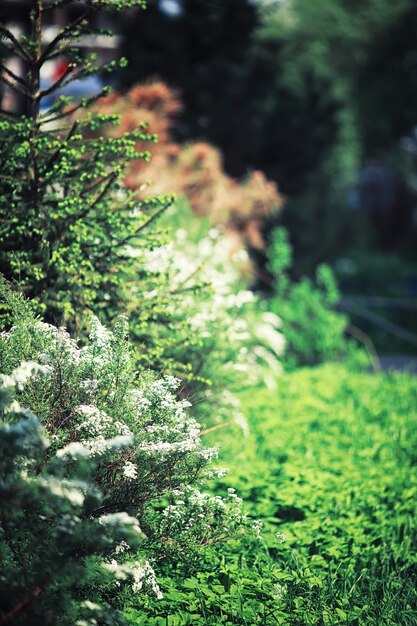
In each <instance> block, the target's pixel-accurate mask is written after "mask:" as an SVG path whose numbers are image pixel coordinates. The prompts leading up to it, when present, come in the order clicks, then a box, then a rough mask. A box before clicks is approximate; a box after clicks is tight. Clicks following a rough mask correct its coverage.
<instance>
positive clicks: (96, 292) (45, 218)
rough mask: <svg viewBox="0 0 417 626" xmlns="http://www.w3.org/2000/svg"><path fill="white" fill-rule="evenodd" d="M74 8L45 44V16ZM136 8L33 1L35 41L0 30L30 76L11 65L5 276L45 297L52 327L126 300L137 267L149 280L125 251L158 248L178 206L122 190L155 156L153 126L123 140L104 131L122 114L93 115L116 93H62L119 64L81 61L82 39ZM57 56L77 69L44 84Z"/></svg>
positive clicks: (3, 198)
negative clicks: (164, 217)
mask: <svg viewBox="0 0 417 626" xmlns="http://www.w3.org/2000/svg"><path fill="white" fill-rule="evenodd" d="M71 4H74V5H77V6H74V8H75V9H76V10H77V11H78V17H77V18H76V19H75V20H74V21H73V22H72V23H69V24H67V25H65V26H63V27H62V28H61V29H60V31H59V32H58V34H57V35H56V36H55V37H54V39H52V41H51V42H49V43H48V44H47V45H45V44H44V43H43V20H44V14H45V13H47V12H48V11H50V10H54V11H58V12H59V11H60V10H64V9H68V5H71ZM134 5H143V3H142V2H140V1H138V0H136V1H132V2H128V3H123V2H86V3H76V2H72V0H71V1H70V2H67V1H66V0H57V1H54V2H51V1H48V0H32V2H31V10H30V22H31V35H30V36H29V37H23V36H22V37H20V39H16V38H15V37H14V35H13V33H12V32H11V31H10V30H8V29H7V28H6V27H5V26H4V25H0V28H1V33H2V36H3V38H2V42H1V46H2V53H3V54H2V56H4V57H7V55H9V54H12V53H13V54H14V55H17V56H18V57H20V59H21V60H22V61H23V62H24V63H25V65H26V67H27V68H28V70H27V72H26V74H25V75H24V76H23V77H18V76H16V75H14V74H13V72H11V70H9V69H7V68H6V69H4V68H3V73H2V78H3V80H5V81H6V82H7V84H8V85H9V87H10V88H12V89H13V90H14V91H15V92H16V94H17V96H18V97H19V99H20V101H21V102H22V107H23V113H24V114H23V115H22V116H18V115H17V114H16V113H14V112H4V111H3V112H2V116H1V121H0V134H1V142H0V162H1V167H2V176H1V179H0V224H1V225H0V250H1V252H0V272H1V273H2V274H3V275H4V276H5V277H6V278H7V279H9V280H16V281H18V282H19V284H20V285H21V287H22V288H23V289H24V290H25V293H26V295H28V296H29V297H32V298H36V300H37V301H38V302H39V303H40V305H41V307H40V308H41V311H42V312H43V313H44V314H45V315H46V317H47V319H48V320H50V321H53V320H58V321H62V320H66V322H72V323H74V322H75V321H78V320H77V319H76V317H77V312H78V313H79V312H80V311H82V310H85V308H94V309H95V310H97V309H98V308H100V306H101V308H103V309H104V310H109V307H111V306H113V308H114V307H116V304H117V303H118V302H119V301H120V300H124V299H125V298H124V296H125V294H126V292H127V290H128V289H129V288H128V284H129V277H130V278H131V276H132V271H133V270H132V265H133V264H135V273H136V274H138V277H137V278H138V282H139V283H140V282H142V281H143V280H144V275H143V272H142V274H141V272H140V267H139V268H138V264H137V262H135V261H134V260H133V259H132V258H131V257H130V256H129V255H128V254H127V253H126V247H127V245H128V244H132V243H133V242H134V243H135V244H137V245H138V246H139V247H140V246H141V245H147V246H149V245H153V236H151V235H149V236H147V237H146V238H145V239H147V241H146V244H144V239H143V237H142V235H143V231H144V229H145V226H146V225H147V224H148V222H149V221H152V220H153V219H154V217H155V216H156V215H157V214H159V213H160V212H162V211H163V210H164V208H165V207H166V206H167V205H168V204H170V202H171V201H172V198H171V197H163V198H162V197H161V198H158V199H156V198H155V199H148V200H142V201H141V202H139V201H138V199H137V197H135V195H134V194H133V193H129V192H128V191H126V189H125V188H124V186H123V185H122V180H121V179H122V177H123V173H124V172H125V170H126V167H127V166H128V164H129V162H130V161H131V160H132V159H138V158H139V159H148V158H149V153H148V152H146V151H138V150H137V148H136V146H137V143H138V142H141V144H142V145H143V143H144V142H145V143H146V142H149V141H153V140H155V137H154V136H152V135H150V134H149V133H147V132H146V131H145V129H144V128H139V129H137V131H135V132H132V133H126V134H124V135H123V136H122V137H120V138H108V137H104V136H102V135H100V133H99V131H100V129H101V128H103V126H105V125H106V124H116V123H117V116H105V115H92V114H90V113H89V112H88V109H89V107H90V106H91V105H92V104H93V103H94V102H95V101H96V100H97V99H98V98H99V97H100V96H101V95H103V94H105V93H108V89H107V88H104V89H103V91H102V92H101V93H99V94H97V95H96V96H92V97H91V98H82V99H81V100H80V101H74V100H73V99H72V98H70V97H67V96H62V95H60V91H59V90H60V89H62V88H64V87H66V86H67V85H69V84H70V83H71V82H73V81H75V80H82V79H84V78H87V77H88V76H91V75H93V74H95V73H97V72H98V70H99V69H100V70H101V72H105V71H106V70H112V69H114V68H115V67H117V66H118V64H117V63H115V62H114V61H113V62H111V63H109V64H107V65H106V66H105V67H102V68H99V66H98V65H97V62H96V57H95V55H90V56H89V57H88V58H82V54H81V49H80V46H79V40H80V38H81V37H82V36H84V35H97V34H98V32H99V31H97V29H95V28H93V26H92V24H93V23H94V19H95V18H96V15H97V13H98V12H100V11H102V10H104V9H112V10H119V9H121V8H126V7H129V6H134ZM107 34H109V33H107ZM56 58H65V59H66V60H67V61H68V69H67V70H66V71H65V73H64V74H63V75H62V76H61V78H59V79H57V80H56V81H55V82H54V83H53V84H51V85H50V86H47V87H41V82H40V76H41V72H42V68H43V67H44V65H45V64H47V63H48V62H50V61H51V60H53V59H56ZM123 63H124V61H123V59H122V60H121V61H120V63H119V65H120V64H122V65H123ZM52 95H55V98H56V99H55V102H54V104H53V105H52V106H51V107H49V108H47V109H46V110H43V107H42V102H43V101H44V99H45V98H47V97H51V96H52ZM82 111H84V113H85V114H84V115H82V116H79V119H76V117H75V116H76V114H77V113H78V112H82ZM141 237H142V238H141ZM149 239H151V241H149ZM150 308H151V309H152V308H153V310H154V309H155V306H153V307H150ZM151 316H152V313H151V312H150V311H149V310H148V311H147V312H146V314H145V313H143V318H144V319H146V318H147V317H151Z"/></svg>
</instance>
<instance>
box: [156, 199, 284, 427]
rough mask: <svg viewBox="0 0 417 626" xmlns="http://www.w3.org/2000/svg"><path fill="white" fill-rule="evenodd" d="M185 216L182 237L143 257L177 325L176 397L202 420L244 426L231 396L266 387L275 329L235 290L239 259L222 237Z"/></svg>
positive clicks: (280, 343) (241, 288) (275, 359)
mask: <svg viewBox="0 0 417 626" xmlns="http://www.w3.org/2000/svg"><path fill="white" fill-rule="evenodd" d="M186 209H187V207H185V206H183V207H182V210H181V211H178V210H177V215H176V219H177V220H178V221H179V223H180V224H181V223H184V224H187V225H188V228H189V232H187V231H186V230H185V229H184V228H177V229H176V230H175V231H174V232H173V235H172V238H171V240H170V242H169V243H168V244H167V245H165V246H160V247H156V248H155V249H154V250H152V251H146V253H145V254H144V265H145V268H146V270H147V271H148V272H149V274H150V275H151V274H152V272H154V271H155V272H166V274H167V275H168V277H169V283H168V286H167V290H168V293H170V294H171V296H172V297H171V299H167V314H168V315H169V316H171V317H174V316H175V315H176V316H178V318H179V319H181V320H182V323H181V325H177V327H176V332H175V339H176V343H175V344H174V346H173V351H172V352H171V358H172V362H173V363H175V364H177V366H178V364H181V363H182V364H184V365H183V370H182V371H181V370H180V375H181V376H182V378H183V379H184V384H183V387H182V389H181V392H182V395H185V396H186V397H191V398H192V399H193V404H194V405H196V408H197V410H198V414H199V416H200V417H202V419H203V420H206V419H207V417H208V416H209V419H210V420H213V419H216V418H217V419H218V420H221V421H223V422H225V421H228V422H229V421H230V420H231V419H232V420H234V421H237V422H239V423H240V424H243V425H244V416H243V414H242V412H241V411H240V409H239V403H238V402H237V400H236V399H235V397H234V395H233V391H234V390H235V389H237V388H239V387H241V386H242V385H244V386H245V385H248V384H255V383H257V382H259V381H260V380H266V382H268V383H269V384H270V385H273V384H274V381H275V379H276V377H277V376H278V375H279V374H280V372H281V358H282V354H283V351H284V338H283V334H282V332H281V321H280V319H279V318H278V317H277V316H276V315H275V314H273V313H270V312H267V311H266V310H263V309H262V305H261V303H260V302H259V300H258V299H257V298H256V296H255V295H254V294H253V292H252V291H249V290H248V289H247V288H245V285H244V284H242V278H241V267H242V265H244V264H245V263H247V254H246V252H245V251H244V250H242V249H240V250H231V248H230V240H229V239H228V237H226V236H225V233H224V229H222V228H221V227H218V228H209V227H207V224H205V223H204V221H200V220H199V219H198V218H196V217H194V216H193V215H192V214H190V211H189V210H188V211H187V210H186ZM167 219H173V218H172V216H171V215H169V213H168V214H167ZM193 227H194V228H197V230H198V232H197V233H192V232H190V231H192V230H193ZM154 296H155V297H156V294H154ZM155 332H157V333H158V332H160V328H159V327H157V328H155ZM187 365H188V368H189V369H188V372H187V369H186V367H187Z"/></svg>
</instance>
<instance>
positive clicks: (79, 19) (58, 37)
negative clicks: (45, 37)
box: [38, 8, 93, 65]
mask: <svg viewBox="0 0 417 626" xmlns="http://www.w3.org/2000/svg"><path fill="white" fill-rule="evenodd" d="M92 13H93V9H92V8H88V9H87V10H86V11H85V12H84V13H82V14H81V15H80V16H79V17H77V18H76V19H75V20H74V21H73V22H71V24H68V25H67V26H65V28H63V29H62V30H61V31H60V32H59V33H58V34H57V35H56V37H54V38H53V39H52V41H50V42H49V44H48V45H47V46H46V48H45V50H44V51H43V52H42V54H41V56H40V57H39V60H38V62H39V64H40V65H43V63H45V61H46V60H47V59H48V58H49V54H50V53H51V52H52V51H53V50H54V49H55V48H56V47H57V45H58V44H59V43H60V42H61V41H63V40H64V39H66V38H67V36H68V35H69V34H70V33H71V32H73V31H74V30H75V29H76V28H77V26H79V25H80V24H81V23H82V22H83V21H84V20H86V19H88V18H89V17H90V16H91V15H92Z"/></svg>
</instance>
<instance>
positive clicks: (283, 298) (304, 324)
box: [269, 228, 352, 369]
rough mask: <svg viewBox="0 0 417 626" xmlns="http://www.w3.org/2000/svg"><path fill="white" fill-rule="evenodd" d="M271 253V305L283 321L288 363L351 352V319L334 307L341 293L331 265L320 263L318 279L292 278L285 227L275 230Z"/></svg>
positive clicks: (314, 361)
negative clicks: (348, 327)
mask: <svg viewBox="0 0 417 626" xmlns="http://www.w3.org/2000/svg"><path fill="white" fill-rule="evenodd" d="M269 256H270V269H271V271H272V273H273V275H274V277H275V293H274V296H273V298H272V300H271V304H270V307H271V309H272V311H274V312H275V313H277V314H278V315H279V316H280V317H281V319H282V321H283V327H282V331H283V334H284V337H285V340H286V353H285V364H286V366H287V367H288V368H289V369H292V368H294V367H296V366H300V365H317V364H318V363H323V362H325V361H335V360H340V359H342V358H346V357H347V356H348V355H349V354H352V346H351V344H350V342H348V341H347V340H346V338H345V331H346V328H347V325H348V319H347V317H346V316H345V315H342V314H341V313H339V312H337V311H335V306H336V304H337V303H338V301H339V298H340V294H339V290H338V288H337V284H336V281H335V279H334V275H333V272H332V270H331V269H330V267H328V266H327V265H320V266H319V267H318V268H317V270H316V280H315V282H313V281H312V280H310V279H309V278H306V277H303V278H302V279H301V280H300V281H298V282H293V281H292V280H291V278H290V275H289V269H290V268H291V264H292V250H291V246H290V244H289V241H288V235H287V233H286V231H285V230H284V229H282V228H279V229H277V230H276V231H275V232H274V236H273V240H272V243H271V246H270V250H269Z"/></svg>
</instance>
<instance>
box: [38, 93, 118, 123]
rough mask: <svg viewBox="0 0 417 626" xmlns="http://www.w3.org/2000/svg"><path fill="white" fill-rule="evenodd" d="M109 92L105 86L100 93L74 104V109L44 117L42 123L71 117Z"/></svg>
mask: <svg viewBox="0 0 417 626" xmlns="http://www.w3.org/2000/svg"><path fill="white" fill-rule="evenodd" d="M107 93H108V92H107V88H106V87H104V88H103V89H102V90H101V91H99V92H98V93H96V94H94V96H90V98H87V99H83V101H82V102H80V103H79V104H77V105H76V106H74V107H73V108H72V109H68V110H66V111H63V112H62V113H58V114H57V115H52V117H45V118H43V119H42V124H49V123H51V122H56V121H57V120H61V119H63V118H64V117H69V116H70V115H72V114H73V113H75V112H76V111H79V110H80V109H88V107H90V106H91V105H92V104H94V102H96V100H98V99H99V98H102V97H103V96H105V95H106V94H107ZM46 115H47V113H46Z"/></svg>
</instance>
